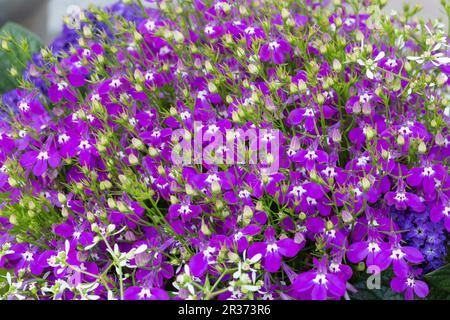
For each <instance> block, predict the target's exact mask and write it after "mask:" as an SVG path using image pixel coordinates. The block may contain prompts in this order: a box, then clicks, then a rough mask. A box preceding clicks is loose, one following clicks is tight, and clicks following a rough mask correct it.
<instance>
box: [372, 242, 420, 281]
mask: <svg viewBox="0 0 450 320" xmlns="http://www.w3.org/2000/svg"><path fill="white" fill-rule="evenodd" d="M423 260H424V258H423V255H422V253H421V252H420V251H419V250H418V249H416V248H414V247H408V246H401V245H400V244H398V241H396V240H393V241H391V244H390V246H389V248H387V249H384V250H382V251H381V252H380V253H379V254H378V255H377V256H376V257H375V258H374V264H375V265H377V266H379V267H380V270H381V271H383V270H386V269H387V268H388V267H389V266H390V265H391V264H392V265H393V270H394V273H395V274H396V275H397V276H406V275H407V274H408V272H409V271H410V263H412V264H418V263H421V262H422V261H423Z"/></svg>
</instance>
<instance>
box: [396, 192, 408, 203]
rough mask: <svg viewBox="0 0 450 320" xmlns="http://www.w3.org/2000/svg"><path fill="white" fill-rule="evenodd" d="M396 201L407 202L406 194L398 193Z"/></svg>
mask: <svg viewBox="0 0 450 320" xmlns="http://www.w3.org/2000/svg"><path fill="white" fill-rule="evenodd" d="M394 199H395V200H396V201H398V202H403V201H406V194H405V193H404V192H397V193H396V195H395V197H394Z"/></svg>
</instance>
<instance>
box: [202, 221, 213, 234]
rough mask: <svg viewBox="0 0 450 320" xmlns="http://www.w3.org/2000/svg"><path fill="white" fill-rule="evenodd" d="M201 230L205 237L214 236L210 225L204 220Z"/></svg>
mask: <svg viewBox="0 0 450 320" xmlns="http://www.w3.org/2000/svg"><path fill="white" fill-rule="evenodd" d="M200 230H201V231H202V233H203V234H204V235H205V236H210V235H211V234H212V232H211V230H210V229H209V228H208V225H207V224H206V223H205V221H204V220H203V219H202V226H201V228H200Z"/></svg>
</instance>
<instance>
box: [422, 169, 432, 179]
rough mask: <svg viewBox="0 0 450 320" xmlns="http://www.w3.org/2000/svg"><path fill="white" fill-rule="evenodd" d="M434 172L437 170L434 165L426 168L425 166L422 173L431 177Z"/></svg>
mask: <svg viewBox="0 0 450 320" xmlns="http://www.w3.org/2000/svg"><path fill="white" fill-rule="evenodd" d="M434 172H435V171H434V170H433V168H432V167H425V168H423V171H422V175H423V176H427V177H431V176H432V175H434Z"/></svg>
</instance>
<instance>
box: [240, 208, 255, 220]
mask: <svg viewBox="0 0 450 320" xmlns="http://www.w3.org/2000/svg"><path fill="white" fill-rule="evenodd" d="M242 216H243V217H244V219H252V218H253V210H252V208H250V207H249V206H245V207H244V211H243V213H242Z"/></svg>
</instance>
